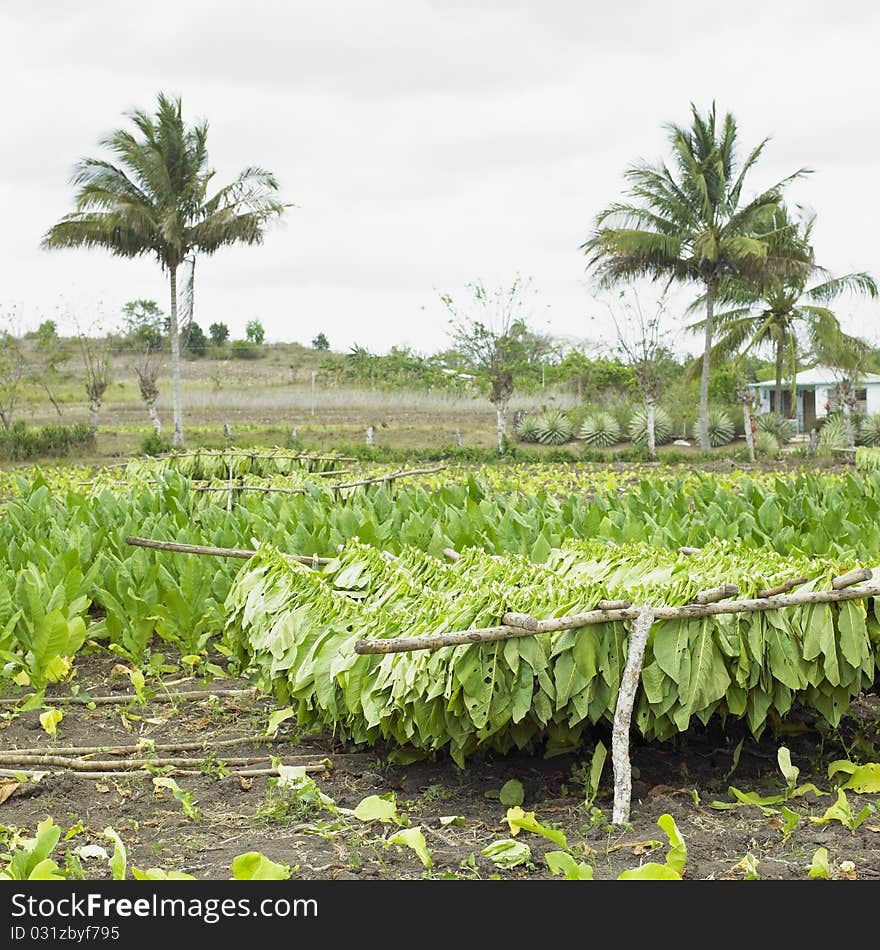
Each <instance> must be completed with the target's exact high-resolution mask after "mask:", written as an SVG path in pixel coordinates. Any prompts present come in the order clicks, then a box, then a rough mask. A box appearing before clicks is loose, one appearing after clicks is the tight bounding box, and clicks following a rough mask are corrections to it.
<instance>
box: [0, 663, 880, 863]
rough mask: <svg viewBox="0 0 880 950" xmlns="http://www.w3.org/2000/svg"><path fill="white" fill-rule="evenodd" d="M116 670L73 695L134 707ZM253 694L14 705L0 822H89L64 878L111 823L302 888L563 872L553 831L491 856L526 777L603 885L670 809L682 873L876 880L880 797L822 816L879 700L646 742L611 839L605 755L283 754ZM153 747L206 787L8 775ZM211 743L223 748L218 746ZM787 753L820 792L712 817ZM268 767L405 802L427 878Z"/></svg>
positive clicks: (97, 666)
mask: <svg viewBox="0 0 880 950" xmlns="http://www.w3.org/2000/svg"><path fill="white" fill-rule="evenodd" d="M115 664H116V658H114V657H107V656H106V655H100V654H84V655H82V656H80V657H79V658H78V660H77V672H76V678H75V681H74V682H75V683H77V684H78V685H79V687H80V689H81V690H82V691H87V692H89V693H91V694H92V695H108V694H109V695H123V694H126V693H130V692H131V684H130V682H129V681H128V679H127V678H126V677H124V676H120V675H119V672H120V671H119V670H118V669H117V670H116V671H115V673H114V669H113V668H114V666H115ZM166 679H169V680H170V677H166ZM248 686H249V684H248V683H247V682H246V681H244V680H241V679H239V680H231V679H230V680H214V681H211V682H205V681H202V680H198V679H194V680H187V681H185V682H181V681H180V680H178V681H177V682H176V683H175V684H174V685H167V687H166V689H162V688H161V686H160V685H159V684H158V683H157V682H156V681H155V680H152V681H148V684H147V688H148V690H149V691H150V695H151V696H153V697H154V698H153V699H152V700H151V701H148V702H147V703H146V704H145V705H141V704H139V703H138V702H137V701H136V700H135V701H133V702H126V703H123V704H118V705H109V704H107V705H105V704H101V705H96V706H95V707H94V708H92V709H90V708H88V706H85V705H75V704H65V703H60V702H57V701H56V703H55V705H56V707H57V708H60V709H63V711H64V718H63V720H62V721H61V723H60V725H59V726H58V733H57V735H56V736H55V737H54V738H53V737H50V736H48V735H47V734H46V733H45V732H44V730H43V728H42V727H41V725H40V722H39V714H40V710H33V711H18V710H16V709H14V708H12V707H10V706H8V705H7V706H5V707H3V718H2V720H0V754H2V755H3V756H4V762H3V763H2V768H3V769H4V770H5V775H6V777H5V778H3V779H0V792H2V793H4V794H5V793H6V792H8V791H9V790H10V789H13V790H12V794H11V795H9V797H8V798H6V799H5V801H2V804H0V826H2V827H3V833H4V835H5V836H6V839H7V841H8V839H9V835H10V834H11V831H12V829H27V833H28V834H33V832H34V828H35V826H36V824H37V822H39V821H41V820H43V819H45V818H46V817H47V816H51V817H52V818H53V819H54V820H55V822H56V824H58V825H60V826H61V827H62V829H63V830H64V832H66V831H67V830H68V829H76V828H81V830H79V831H78V833H76V834H74V835H73V836H72V837H71V838H70V840H67V841H65V839H64V836H63V835H62V839H61V842H60V843H59V845H58V847H57V848H56V852H55V854H54V857H55V859H56V860H57V861H58V863H59V864H60V865H62V866H64V864H65V850H67V851H72V850H73V849H74V848H75V847H78V846H80V845H85V844H97V845H100V846H102V847H105V848H106V850H107V851H109V852H111V853H112V850H113V848H112V844H111V842H110V841H109V840H108V839H107V838H106V837H105V836H104V835H103V832H104V829H106V828H108V827H112V828H114V829H115V830H116V832H117V833H118V834H119V835H120V836H121V838H122V840H123V841H124V843H125V845H126V848H127V850H128V864H129V869H130V868H131V867H132V866H134V867H137V868H140V869H146V868H153V867H161V868H164V869H165V870H176V871H183V872H186V873H188V874H192V875H194V876H195V877H197V878H200V879H212V880H221V879H228V878H230V877H231V869H230V868H231V862H232V860H233V858H234V857H235V856H236V855H239V854H242V853H245V852H249V851H260V852H262V853H263V854H265V855H266V856H267V857H269V858H271V859H272V860H274V861H276V862H283V863H285V864H287V865H290V866H292V867H293V868H294V869H295V870H294V875H293V876H294V877H295V878H297V879H301V880H315V879H335V880H346V879H347V880H352V879H354V880H370V879H373V880H376V879H386V880H387V879H393V880H400V879H407V878H425V877H428V878H443V877H449V876H452V875H455V876H457V877H461V878H472V879H477V878H480V879H485V878H490V877H492V876H493V875H498V876H500V877H501V878H503V879H518V880H529V879H531V880H536V879H541V878H548V877H550V876H551V875H550V873H549V871H548V867H547V863H546V860H545V858H544V854H545V853H546V852H548V851H553V850H558V846H557V845H556V844H554V843H553V842H551V841H549V840H547V839H546V838H544V837H541V836H539V835H536V834H532V833H529V832H526V831H522V832H521V833H520V834H519V835H518V836H517V838H516V840H517V841H522V842H523V843H525V844H526V845H528V847H529V849H530V857H528V858H527V859H526V860H525V862H524V863H521V864H519V865H517V866H514V867H510V868H504V867H499V866H497V865H496V864H494V863H493V862H492V861H491V860H490V859H489V857H487V856H485V855H482V854H481V853H480V852H481V851H482V850H483V849H484V848H486V847H487V846H489V845H490V844H492V842H495V841H498V840H499V839H505V838H509V837H511V835H510V830H509V828H508V826H507V824H505V823H504V822H503V820H502V819H503V818H504V816H505V813H506V810H507V807H506V806H505V805H503V804H502V803H501V802H500V801H499V799H498V794H499V791H500V789H501V787H502V786H503V785H504V784H505V783H506V782H508V781H509V780H511V779H517V780H518V781H519V782H521V783H522V787H523V791H524V801H523V808H524V809H525V810H526V811H528V812H534V813H535V816H536V818H537V820H538V821H539V822H541V823H543V824H544V825H545V826H547V827H550V828H556V829H561V830H563V831H564V833H565V835H566V839H567V843H568V846H569V848H571V849H572V851H573V853H574V854H575V855H576V856H577V858H578V860H579V861H584V862H586V863H588V864H590V865H591V866H592V868H593V873H594V876H595V878H596V879H609V878H616V877H617V876H618V875H619V874H620V873H621V872H623V871H625V870H627V869H631V868H636V867H638V866H639V865H640V864H642V863H644V862H646V861H658V862H661V863H662V862H663V861H664V859H665V854H666V852H667V850H668V842H667V840H666V836H665V834H664V833H663V831H662V830H661V829H660V828H659V827H658V825H657V820H658V818H660V816H662V815H664V814H670V815H672V816H673V817H674V819H675V822H676V824H677V826H678V829H679V831H680V832H681V835H682V836H683V838H684V840H685V843H686V847H687V865H686V870H685V877H686V879H690V880H706V879H709V880H737V879H742V878H744V877H745V876H746V875H747V874H748V873H750V872H749V865H751V867H752V868H753V872H751V873H756V874H757V876H758V877H759V878H760V879H762V880H768V879H785V880H807V879H808V868H809V866H810V863H811V860H812V858H813V855H814V854H815V852H816V851H817V849H819V848H826V849H827V851H828V856H829V869H830V873H831V876H832V877H837V878H850V879H852V878H856V879H860V880H866V879H875V878H880V814H876V815H875V814H874V812H873V809H874V807H875V806H876V805H877V804H878V802H880V797H878V796H877V795H876V794H874V795H857V794H855V793H853V792H847V799H848V801H849V803H850V805H851V808H852V814H853V815H858V814H859V812H860V810H861V809H862V808H863V807H865V806H868V808H869V812H870V813H869V814H868V815H867V817H866V818H864V820H863V821H862V823H861V824H860V825H859V827H858V829H857V830H855V831H851V830H850V829H849V828H847V827H845V826H844V824H843V823H841V822H840V821H838V820H832V821H829V822H827V823H818V822H814V821H811V819H817V818H822V816H823V815H824V814H825V812H826V810H827V809H828V808H829V807H830V806H831V805H832V804H834V802H835V801H836V800H837V794H836V791H833V790H832V785H831V783H830V782H829V779H828V776H827V766H828V764H829V762H831V761H833V760H835V759H839V758H848V757H850V756H851V757H852V758H853V759H856V758H859V759H861V760H863V761H864V760H869V759H870V760H872V761H876V760H877V759H878V755H880V750H878V749H877V745H878V739H880V727H878V721H880V700H878V697H876V696H873V695H868V696H865V697H863V698H862V699H861V700H860V701H859V702H858V703H857V704H856V706H855V708H854V710H853V713H854V715H853V716H852V717H851V718H848V719H846V720H844V723H843V724H842V726H841V727H840V729H839V730H837V731H835V732H833V733H828V732H827V731H826V732H824V733H823V732H820V731H816V729H815V728H814V727H812V726H810V725H809V722H808V720H809V717H808V716H804V717H803V721H801V720H799V719H797V718H794V719H793V720H792V721H791V722H790V723H789V724H788V725H787V727H786V729H787V731H786V734H784V735H773V734H771V732H770V731H769V730H768V732H767V733H766V734H765V735H764V736H763V737H762V739H761V741H760V742H757V741H755V740H754V739H752V738H750V737H749V736H747V735H746V734H745V732H744V731H743V730H742V728H741V726H740V724H738V723H728V724H727V727H726V729H722V727H721V726H720V724H710V728H708V729H703V728H702V727H700V728H699V729H695V730H691V731H689V732H688V733H687V734H686V735H684V736H682V737H679V738H678V739H677V740H675V741H670V742H666V743H653V744H645V743H641V742H639V741H638V740H637V739H634V741H633V745H632V759H633V765H634V775H635V781H634V788H633V810H632V816H631V823H630V824H629V825H627V826H625V827H614V826H612V825H611V824H610V817H611V798H612V795H611V791H612V789H611V781H612V777H611V763H610V756H609V759H608V762H607V763H606V766H605V771H604V773H603V776H602V780H601V783H600V787H599V792H598V795H597V797H596V798H595V800H594V801H593V802H592V803H591V804H589V805H588V804H587V802H586V801H585V793H584V782H585V780H586V776H587V775H588V773H589V766H590V759H591V756H592V752H593V745H592V742H591V743H589V744H585V745H584V747H583V748H582V749H581V750H579V752H578V754H574V755H571V754H570V755H565V756H559V757H554V758H549V759H546V758H544V757H542V756H541V755H540V754H539V753H538V754H535V755H531V756H530V755H524V754H517V755H510V756H498V755H485V756H479V757H474V758H473V759H471V760H470V761H469V762H468V764H467V767H466V768H465V769H464V770H461V769H459V768H458V767H457V766H455V765H454V764H453V763H452V762H451V761H450V760H448V759H447V758H442V757H441V758H438V759H437V760H436V761H422V762H416V763H412V764H408V765H401V764H395V763H394V762H393V761H390V760H389V757H388V756H387V754H386V753H387V751H388V750H383V749H379V748H376V749H350V748H346V747H345V745H344V744H342V743H340V742H338V741H337V740H335V739H334V738H333V737H331V736H328V735H316V736H315V735H313V736H300V735H299V734H298V733H297V732H296V730H295V727H291V723H290V722H289V721H288V722H285V723H283V724H282V725H281V726H280V728H279V730H278V736H277V737H276V739H277V741H275V742H273V743H271V744H267V743H266V741H265V733H266V728H267V723H268V718H269V715H270V713H271V711H273V710H274V709H275V708H276V704H275V702H274V700H273V699H272V698H271V697H266V696H261V695H258V694H256V693H253V692H251V693H246V694H244V695H232V696H229V695H223V694H222V691H223V690H229V689H230V688H231V689H239V690H241V689H247V688H248ZM199 689H201V690H208V691H209V692H211V691H218V692H217V693H216V694H215V695H209V696H207V697H205V698H202V699H192V700H186V701H184V700H177V701H172V702H158V701H156V698H158V697H159V696H161V695H165V696H166V697H170V698H172V699H173V697H174V696H175V695H176V692H177V691H191V690H199ZM53 691H54V693H55V695H56V696H59V695H69V687H54V688H53ZM80 695H83V692H81V693H80ZM51 702H52V700H51V698H49V699H47V703H51ZM254 737H263V741H258V742H253V741H252V740H253V738H254ZM596 739H602V740H603V741H604V742H605V743H606V745H608V744H609V743H610V739H609V735H608V733H607V731H605V730H597V732H596V735H595V736H594V737H593V741H595V740H596ZM741 739H742V740H743V742H742V747H741V750H740V753H739V756H738V763H737V762H736V759H737V754H736V750H737V746H738V744H739V742H740V740H741ZM235 740H238V741H235ZM249 740H250V741H249ZM150 743H154V744H155V746H156V747H157V749H158V751H157V752H155V753H154V754H153V755H155V756H161V757H168V758H183V757H185V758H187V759H188V760H190V762H189V765H188V766H187V767H188V768H189V769H191V770H194V771H195V772H196V774H191V775H184V774H180V773H179V772H175V771H174V770H171V769H169V768H165V769H163V768H160V767H158V766H152V772H147V773H145V774H141V775H126V774H123V773H109V774H101V775H97V776H96V775H91V774H89V773H88V772H81V771H80V772H71V771H65V770H63V769H61V768H59V767H58V766H56V765H45V766H43V765H39V764H33V763H29V764H26V765H24V764H23V765H21V766H20V767H21V768H22V769H24V768H27V769H30V770H33V769H38V770H42V771H45V772H46V773H48V774H46V775H44V776H43V777H41V778H40V779H39V780H38V781H26V782H23V783H21V784H17V782H16V779H15V778H14V777H10V774H9V773H10V772H12V771H14V770H15V769H16V766H15V765H12V764H10V763H9V755H10V753H12V752H13V750H16V749H19V750H23V749H29V750H32V752H33V751H38V752H49V751H50V750H61V749H64V748H66V747H82V746H92V747H95V746H100V747H103V748H109V747H133V746H138V745H139V744H140V747H141V749H140V751H139V752H136V753H126V754H125V755H126V756H127V757H131V756H132V755H135V756H139V757H143V758H144V759H145V762H146V763H149V761H150V758H151V755H150V752H149V750H150ZM181 743H189V744H193V743H204V744H205V745H204V749H196V750H192V749H190V750H177V751H174V750H173V748H172V750H171V751H164V748H165V747H168V746H171V747H174V746H177V745H179V744H181ZM211 743H215V744H216V743H222V744H220V745H215V746H214V747H213V748H212V747H211V745H210V744H211ZM781 745H785V746H787V747H788V748H789V750H790V751H791V757H792V761H793V763H794V764H795V765H796V766H797V767H799V768H800V775H799V777H798V779H797V784H798V786H801V785H804V784H806V783H811V782H812V783H814V784H815V785H816V786H817V787H818V789H819V791H821V792H824V793H825V794H824V795H822V796H821V797H817V796H816V795H815V794H814V793H812V792H808V793H806V794H801V795H798V796H797V797H792V798H789V799H788V801H786V802H783V803H775V804H765V805H764V806H763V808H762V807H757V806H754V805H741V806H739V807H732V808H730V807H728V808H726V809H723V810H722V809H719V808H717V807H713V803H723V804H725V805H728V806H730V805H732V804H734V802H733V799H732V797H731V795H730V794H729V792H728V786H729V785H733V786H735V787H736V788H738V789H739V790H741V791H742V792H757V793H759V794H760V795H762V796H772V795H780V794H782V793H783V792H784V790H785V784H786V783H785V779H784V778H783V776H782V774H781V772H780V770H779V767H778V765H777V752H778V749H779V747H780V746H781ZM56 754H60V752H56ZM271 756H277V757H279V758H280V759H282V760H283V761H284V762H285V763H290V764H297V763H308V764H310V765H311V766H313V767H315V771H313V772H311V773H310V777H311V778H312V779H313V780H314V781H315V783H316V784H317V786H318V788H319V789H320V791H321V792H322V793H323V794H324V795H326V796H329V798H330V799H332V802H333V803H335V806H339V807H341V808H348V809H353V808H354V807H355V806H356V805H357V804H358V803H359V802H361V801H362V800H363V799H364V798H366V797H367V796H371V795H389V794H390V795H393V797H394V799H395V801H396V805H397V813H398V817H399V821H400V822H401V824H402V825H404V826H419V827H420V828H421V830H422V833H423V834H424V837H425V842H426V845H427V848H428V849H429V851H430V854H431V859H432V864H431V866H430V867H429V868H426V867H424V866H423V864H422V863H421V861H420V860H419V858H418V857H417V855H416V853H415V852H414V851H413V850H410V849H409V848H404V847H399V846H397V845H394V844H390V845H389V844H388V842H387V839H388V838H389V837H390V836H391V835H393V833H394V832H395V831H397V830H399V828H398V825H395V824H382V823H380V822H378V821H370V822H366V821H360V820H358V819H357V818H355V817H353V816H351V815H346V814H339V813H334V812H333V811H332V807H333V805H332V803H331V805H330V807H329V808H328V807H326V804H322V803H321V802H314V801H313V802H308V801H305V800H304V799H303V798H300V797H297V796H295V795H292V794H291V793H289V792H285V791H284V790H283V789H279V788H277V787H275V786H276V780H275V779H273V778H270V777H268V776H266V775H255V776H243V775H238V774H235V772H234V770H236V769H253V768H260V767H264V768H265V767H269V766H270V764H271V762H270V757H271ZM121 757H123V754H122V753H112V752H102V753H98V754H93V755H91V756H90V757H89V758H90V759H91V760H100V761H103V762H106V761H113V760H115V761H118V760H119V759H120V758H121ZM245 758H247V759H259V760H260V761H258V762H250V763H248V764H237V762H236V760H239V761H240V760H241V759H245ZM325 759H326V761H324V760H325ZM178 767H179V766H178ZM162 774H166V775H170V776H171V777H172V778H174V780H175V781H176V782H177V784H178V786H179V788H180V789H181V790H183V796H184V797H183V800H178V799H177V798H175V796H174V794H173V792H172V790H171V789H168V788H164V789H162V788H157V787H155V786H154V782H153V779H154V777H155V776H158V775H162ZM187 794H188V796H189V797H188V798H186V797H185V796H186V795H187ZM0 800H2V795H0ZM184 805H186V806H187V808H188V810H189V814H187V813H186V809H185V808H184ZM783 807H784V808H787V809H790V812H791V813H794V815H796V816H797V818H798V821H797V824H796V826H795V827H793V828H791V822H792V821H793V819H792V818H791V816H790V814H788V813H785V812H782V808H783ZM453 818H454V820H450V819H453ZM786 821H788V824H789V828H788V829H786ZM80 823H81V824H80ZM5 848H6V846H4V847H3V848H0V850H5ZM82 865H83V867H84V871H85V875H86V877H87V878H88V879H101V878H108V877H109V876H110V870H109V867H108V864H107V862H106V861H105V860H102V859H100V858H98V859H95V858H89V859H85V858H84V859H82Z"/></svg>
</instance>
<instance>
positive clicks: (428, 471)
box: [330, 465, 446, 491]
mask: <svg viewBox="0 0 880 950" xmlns="http://www.w3.org/2000/svg"><path fill="white" fill-rule="evenodd" d="M444 468H446V466H445V465H437V466H435V467H434V468H412V469H410V470H409V471H402V472H392V473H391V474H390V475H380V476H378V477H377V478H365V479H363V480H361V481H359V482H346V483H345V484H343V485H331V486H330V487H331V488H332V489H333V490H334V491H339V490H340V489H342V488H357V486H358V485H374V484H376V483H377V482H393V481H394V480H395V479H397V478H408V477H409V476H411V475H432V474H433V473H434V472H442V471H443V469H444Z"/></svg>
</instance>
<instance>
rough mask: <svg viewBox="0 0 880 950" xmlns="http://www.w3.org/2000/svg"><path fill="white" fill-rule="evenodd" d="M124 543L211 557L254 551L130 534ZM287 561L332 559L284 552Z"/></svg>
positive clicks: (250, 554)
mask: <svg viewBox="0 0 880 950" xmlns="http://www.w3.org/2000/svg"><path fill="white" fill-rule="evenodd" d="M125 543H126V544H130V545H132V546H134V547H138V548H152V549H153V550H156V551H172V552H175V553H177V554H205V555H210V556H212V557H239V558H249V557H253V556H254V554H255V553H256V552H255V551H247V550H242V549H240V548H211V547H206V546H205V545H202V544H178V543H177V542H175V541H154V540H153V539H152V538H139V537H137V536H136V535H133V534H130V535H128V537H127V538H126V539H125ZM283 557H286V558H287V559H288V560H289V561H296V562H297V564H308V565H310V566H312V565H321V564H329V563H330V562H331V561H332V560H333V559H332V558H329V557H310V556H308V555H305V554H284V555H283Z"/></svg>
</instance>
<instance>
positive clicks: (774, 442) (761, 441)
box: [755, 429, 780, 457]
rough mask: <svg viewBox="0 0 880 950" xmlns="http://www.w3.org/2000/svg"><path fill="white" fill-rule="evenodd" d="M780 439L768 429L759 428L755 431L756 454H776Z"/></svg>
mask: <svg viewBox="0 0 880 950" xmlns="http://www.w3.org/2000/svg"><path fill="white" fill-rule="evenodd" d="M779 448H780V445H779V439H777V438H776V436H775V435H774V434H773V433H772V432H768V431H767V429H758V431H757V432H756V433H755V455H760V456H765V457H766V456H770V457H772V456H775V455H777V454H778V452H779Z"/></svg>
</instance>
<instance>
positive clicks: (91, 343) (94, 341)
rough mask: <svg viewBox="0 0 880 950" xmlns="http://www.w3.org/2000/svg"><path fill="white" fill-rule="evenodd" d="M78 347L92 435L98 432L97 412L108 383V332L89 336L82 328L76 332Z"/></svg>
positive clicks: (109, 344)
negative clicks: (90, 416)
mask: <svg viewBox="0 0 880 950" xmlns="http://www.w3.org/2000/svg"><path fill="white" fill-rule="evenodd" d="M78 339H79V349H80V354H81V355H82V361H83V371H84V373H85V380H84V382H85V388H86V396H87V397H88V400H89V409H90V410H91V414H92V435H97V434H98V413H99V412H100V411H101V405H102V403H103V401H104V393H105V392H106V391H107V387H108V386H109V385H110V346H111V341H110V337H109V335H108V334H101V335H99V336H89V335H88V334H86V333H84V332H83V331H82V330H80V331H79V333H78Z"/></svg>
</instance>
